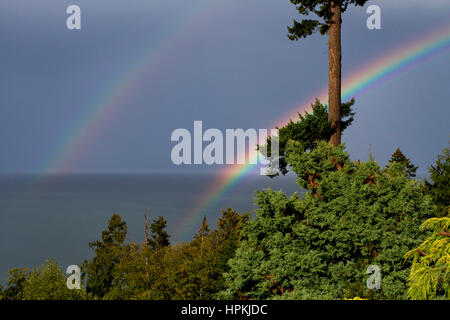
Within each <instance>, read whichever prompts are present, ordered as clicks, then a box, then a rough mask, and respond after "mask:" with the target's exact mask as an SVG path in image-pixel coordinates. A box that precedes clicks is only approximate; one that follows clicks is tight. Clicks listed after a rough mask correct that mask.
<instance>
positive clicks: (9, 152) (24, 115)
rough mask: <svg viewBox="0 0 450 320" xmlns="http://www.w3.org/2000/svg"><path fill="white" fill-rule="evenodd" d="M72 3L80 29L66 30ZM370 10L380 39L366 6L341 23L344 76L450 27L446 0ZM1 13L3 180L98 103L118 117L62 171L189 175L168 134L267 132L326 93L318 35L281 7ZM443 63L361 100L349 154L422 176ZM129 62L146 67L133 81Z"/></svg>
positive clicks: (253, 4) (442, 86)
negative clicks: (295, 26)
mask: <svg viewBox="0 0 450 320" xmlns="http://www.w3.org/2000/svg"><path fill="white" fill-rule="evenodd" d="M71 4H77V5H79V6H80V8H81V10H82V30H79V31H69V30H67V28H66V18H67V14H66V12H65V11H66V8H67V7H68V6H69V5H71ZM369 4H379V5H380V7H381V10H382V29H381V30H368V29H367V28H366V19H367V14H366V13H365V8H360V7H358V8H352V9H351V10H349V11H348V12H347V13H346V14H345V15H344V17H343V30H342V36H343V75H344V78H345V75H347V74H350V73H351V72H352V71H355V70H358V69H360V68H363V67H364V65H367V64H369V63H370V62H371V61H373V60H374V59H378V58H381V57H383V56H384V55H385V54H387V53H388V52H389V51H390V50H393V49H396V48H398V47H401V46H402V45H404V44H406V43H410V42H414V40H415V39H417V38H419V37H420V35H422V34H427V33H430V32H433V31H436V30H438V29H439V28H443V27H444V26H446V27H449V23H450V19H449V18H450V1H447V0H429V1H419V0H389V1H370V3H369ZM0 12H1V13H0V26H1V27H0V39H1V50H0V65H1V69H0V70H1V72H0V155H1V156H0V172H3V173H12V172H41V171H42V170H43V168H45V167H46V165H47V164H48V163H49V159H51V158H52V157H53V155H55V154H56V155H57V154H58V153H57V151H58V150H59V149H61V143H63V144H64V142H65V141H66V140H67V139H65V138H63V137H66V136H69V137H70V136H71V131H70V130H71V129H70V128H71V126H73V124H74V123H78V122H79V121H81V120H82V119H83V118H84V117H85V116H84V115H85V114H89V113H90V112H91V110H93V108H96V107H98V102H96V101H100V102H101V101H103V100H104V99H103V98H105V97H109V98H110V99H112V101H113V103H115V104H116V105H117V106H119V110H118V111H117V112H115V113H114V116H113V117H111V119H109V120H108V121H106V122H104V123H105V124H106V125H104V126H103V127H99V128H98V129H97V130H95V132H96V134H95V135H92V136H91V137H90V139H89V141H88V142H87V143H86V145H85V146H84V147H83V150H84V152H82V153H80V154H77V159H76V161H74V163H73V164H72V165H71V167H70V168H69V171H70V172H92V173H94V172H95V173H100V172H108V173H111V172H120V173H122V172H154V171H177V172H178V171H180V170H189V169H191V168H187V167H176V166H175V165H173V164H172V162H171V159H170V152H171V148H172V147H173V146H174V143H172V142H171V141H170V135H171V133H172V131H173V130H175V129H177V128H186V129H188V130H191V131H192V127H193V121H194V120H202V121H203V126H204V128H205V129H206V128H218V129H220V130H223V131H225V129H227V128H257V129H258V128H267V126H268V125H270V124H272V123H274V122H276V121H277V120H279V119H281V118H284V117H285V116H286V115H287V114H290V113H292V112H293V111H294V109H295V106H296V105H298V104H302V103H304V102H306V101H307V99H308V98H310V97H311V96H313V95H314V94H315V93H318V92H321V91H323V89H324V88H326V86H327V75H328V74H327V67H328V57H327V46H326V43H327V39H326V37H323V36H320V35H315V36H312V37H311V38H308V39H307V40H302V41H299V42H291V41H289V40H288V39H287V37H286V33H287V31H286V26H288V25H290V24H291V22H292V19H294V18H298V19H300V17H299V16H298V15H297V12H296V11H295V8H294V6H293V5H292V4H291V3H290V1H289V0H245V1H242V0H189V1H181V0H174V1H165V0H152V1H148V0H126V1H125V0H121V1H118V0H71V1H66V0H40V1H29V0H28V1H25V0H2V1H1V3H0ZM449 64H450V51H446V52H445V53H442V54H440V55H438V56H435V57H433V58H432V59H429V60H427V61H425V62H424V63H421V64H419V65H418V66H415V67H414V68H411V69H409V70H407V71H406V72H404V73H401V74H400V75H397V76H396V77H394V78H392V79H390V80H389V81H387V82H385V83H383V84H381V85H379V86H376V87H375V88H373V89H371V90H370V91H368V92H367V93H365V94H363V95H361V96H359V97H358V98H357V101H356V113H357V114H356V119H355V122H354V125H352V127H350V128H349V129H348V130H347V131H346V132H345V134H344V136H343V141H344V142H345V143H346V144H347V148H348V150H349V152H350V154H351V156H352V157H353V158H354V159H355V160H357V159H361V160H366V159H367V157H368V153H369V151H370V150H371V149H372V150H373V153H374V155H375V158H376V159H377V160H378V161H380V162H381V163H385V162H386V161H387V160H388V158H389V157H390V155H391V154H392V153H393V152H394V151H395V149H396V148H397V147H400V148H401V149H402V150H403V151H404V152H405V154H406V155H407V156H408V157H410V158H411V159H412V161H413V162H414V163H415V164H417V165H419V166H420V170H421V171H424V170H426V166H427V165H429V164H430V163H431V162H432V161H433V160H434V159H435V157H436V154H437V153H439V152H440V151H441V150H442V149H443V148H444V147H446V146H447V143H448V140H449V138H450V136H449V133H450V132H449V126H448V123H449V119H450V111H449V110H450V108H449V107H450V105H449V101H450V90H449V88H450V86H449V84H450V74H449V70H450V67H449ZM136 66H138V67H139V68H140V69H141V71H142V72H140V73H137V74H135V73H132V72H130V71H131V70H133V67H136ZM117 79H118V82H115V81H116V80H117ZM125 80H127V81H125ZM114 83H116V84H119V87H118V88H124V87H123V86H120V85H121V84H123V83H131V84H132V85H131V89H127V91H126V92H127V95H126V97H125V98H123V99H117V101H115V100H114V99H115V98H114V95H112V96H111V95H108V94H105V92H106V93H110V92H115V93H117V90H116V91H114V90H112V88H114V86H113V85H114ZM111 97H112V98H111ZM67 141H68V140H67ZM67 141H66V142H67ZM196 169H204V170H208V169H211V168H208V167H207V166H202V167H196Z"/></svg>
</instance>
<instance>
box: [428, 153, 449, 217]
mask: <svg viewBox="0 0 450 320" xmlns="http://www.w3.org/2000/svg"><path fill="white" fill-rule="evenodd" d="M428 172H429V173H430V179H431V181H432V182H431V183H430V182H426V186H427V190H428V192H429V193H430V194H431V196H432V197H433V200H434V202H435V203H436V205H437V206H438V209H439V212H438V215H439V216H444V215H445V214H446V213H447V212H448V210H449V206H450V147H447V148H445V149H444V150H443V152H442V154H439V155H438V157H437V160H436V162H435V164H434V165H431V166H430V167H429V168H428Z"/></svg>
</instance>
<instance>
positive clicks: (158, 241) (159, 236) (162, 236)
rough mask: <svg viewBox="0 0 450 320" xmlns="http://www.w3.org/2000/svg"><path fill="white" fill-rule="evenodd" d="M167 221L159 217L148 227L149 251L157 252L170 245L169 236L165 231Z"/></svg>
mask: <svg viewBox="0 0 450 320" xmlns="http://www.w3.org/2000/svg"><path fill="white" fill-rule="evenodd" d="M166 227H167V220H166V219H164V217H162V216H159V217H158V219H155V220H153V222H152V224H151V225H150V232H151V234H150V239H148V246H149V247H150V249H151V250H159V249H162V248H164V247H167V246H168V245H170V241H169V238H170V236H169V234H168V233H167V231H166Z"/></svg>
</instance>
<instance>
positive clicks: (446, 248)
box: [405, 216, 450, 300]
mask: <svg viewBox="0 0 450 320" xmlns="http://www.w3.org/2000/svg"><path fill="white" fill-rule="evenodd" d="M421 230H431V231H432V232H433V233H432V235H431V236H430V237H429V238H428V239H426V240H425V242H423V243H422V244H421V245H420V246H419V247H418V248H417V249H414V250H411V251H409V252H408V253H407V254H406V255H405V258H406V259H412V260H413V264H412V268H411V274H410V276H409V279H408V284H409V290H408V297H409V298H410V299H415V300H425V299H435V298H447V299H450V216H447V217H443V218H432V219H429V220H427V221H425V222H424V223H423V225H422V226H421Z"/></svg>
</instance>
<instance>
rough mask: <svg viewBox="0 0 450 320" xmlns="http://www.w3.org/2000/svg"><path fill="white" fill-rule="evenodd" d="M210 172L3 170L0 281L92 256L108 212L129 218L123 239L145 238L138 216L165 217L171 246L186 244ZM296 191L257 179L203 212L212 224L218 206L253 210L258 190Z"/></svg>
mask: <svg viewBox="0 0 450 320" xmlns="http://www.w3.org/2000/svg"><path fill="white" fill-rule="evenodd" d="M215 178H216V177H215V176H214V175H212V174H183V175H182V174H152V175H59V176H36V175H3V176H0V283H3V284H5V283H6V279H7V271H8V270H9V269H11V268H13V267H28V268H30V267H33V266H36V265H39V264H40V263H42V262H44V261H45V259H47V258H53V259H55V260H56V261H57V262H58V263H60V264H61V265H62V266H63V267H67V266H68V265H70V264H80V263H81V262H82V261H83V260H84V259H85V258H89V257H91V254H92V253H91V250H90V249H89V246H88V243H89V242H90V241H93V240H96V239H98V238H99V237H100V234H101V231H102V230H104V229H105V228H106V226H107V221H108V219H109V217H110V216H111V215H112V214H114V213H118V214H120V215H121V216H122V218H123V219H124V220H125V221H126V222H127V225H128V239H129V240H132V241H142V240H143V238H144V231H143V219H144V218H143V216H144V213H145V212H147V213H148V211H149V210H150V215H151V217H152V218H155V217H157V216H160V215H162V216H164V217H165V218H166V219H167V220H168V231H169V233H170V234H171V240H172V243H176V242H180V241H188V240H190V239H191V238H192V236H193V234H194V233H195V232H196V230H197V228H198V226H199V225H200V223H201V218H202V217H201V216H198V215H197V216H196V217H195V219H194V221H190V222H191V223H189V224H187V225H186V224H185V222H186V219H185V218H186V217H185V215H186V214H187V213H188V212H191V211H192V210H193V209H194V208H195V204H196V202H197V201H198V200H199V199H201V197H202V195H204V194H205V193H206V192H207V188H208V186H209V185H211V183H213V181H214V179H215ZM269 187H270V188H272V189H273V190H280V189H282V190H283V191H285V192H286V193H288V194H292V193H293V192H295V191H298V188H297V186H296V185H295V179H294V177H280V178H275V179H269V178H267V177H261V176H254V177H251V178H249V179H247V180H245V181H243V182H241V183H240V184H239V185H238V186H236V187H235V188H233V190H232V191H230V192H228V194H225V195H224V196H223V197H222V198H221V199H220V200H219V201H218V202H217V203H216V204H215V205H214V206H212V207H211V208H209V209H208V211H207V212H206V215H207V218H208V221H209V224H210V226H215V223H216V221H217V218H218V217H219V216H220V214H221V210H222V209H225V208H227V207H232V208H233V209H235V210H238V211H239V212H245V211H252V210H253V209H254V205H253V198H254V197H253V195H254V191H255V190H261V189H266V188H269Z"/></svg>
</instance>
